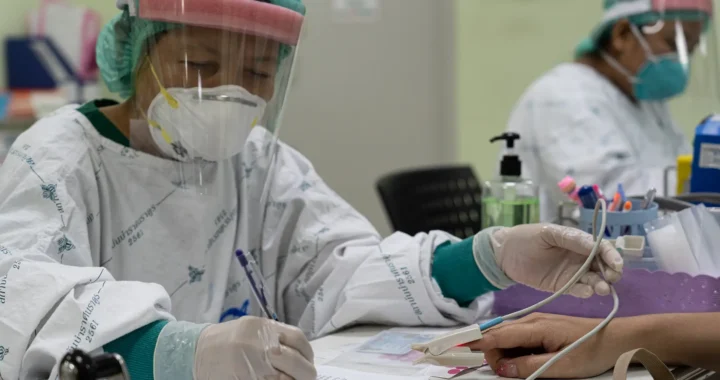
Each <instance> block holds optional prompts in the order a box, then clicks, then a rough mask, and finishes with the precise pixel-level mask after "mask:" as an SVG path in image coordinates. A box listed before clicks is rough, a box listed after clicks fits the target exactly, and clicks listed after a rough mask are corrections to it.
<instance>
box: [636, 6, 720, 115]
mask: <svg viewBox="0 0 720 380" xmlns="http://www.w3.org/2000/svg"><path fill="white" fill-rule="evenodd" d="M715 3H716V0H653V4H654V6H655V7H656V13H657V14H658V15H659V20H654V21H653V22H651V23H646V24H644V25H640V26H637V27H634V28H633V33H634V34H636V37H637V38H638V41H639V42H640V44H641V46H642V48H643V50H644V51H645V54H646V56H647V61H646V63H645V64H644V65H643V66H642V67H641V68H640V70H639V71H638V73H636V75H635V80H636V81H638V82H646V83H636V89H637V87H640V89H641V90H643V91H644V93H643V94H641V96H640V97H641V98H642V97H643V96H642V95H645V97H646V98H648V99H647V100H668V99H671V98H675V99H674V100H675V101H677V102H680V103H685V104H690V103H694V106H696V107H699V108H706V109H705V110H703V111H702V112H710V110H711V109H710V108H707V107H708V106H710V104H714V105H718V103H717V100H718V99H720V98H718V94H719V93H718V88H720V87H718V85H720V82H719V81H718V78H719V76H718V74H720V71H718V70H720V67H719V66H718V52H719V51H718V36H717V34H716V29H715V27H714V22H713V12H714V10H715V9H717V8H716V7H715ZM703 103H704V105H703ZM716 111H718V110H716ZM704 116H707V115H697V120H696V121H700V120H701V119H702V118H704Z"/></svg>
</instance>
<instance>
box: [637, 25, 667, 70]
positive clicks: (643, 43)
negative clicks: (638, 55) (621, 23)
mask: <svg viewBox="0 0 720 380" xmlns="http://www.w3.org/2000/svg"><path fill="white" fill-rule="evenodd" d="M656 25H664V23H662V24H661V21H658V23H657V24H656ZM661 28H662V27H661ZM630 30H632V33H633V34H634V35H635V38H637V40H638V42H639V43H640V46H642V48H643V50H644V51H645V57H646V58H647V59H648V60H650V61H653V62H655V61H657V56H656V55H655V54H654V53H653V52H652V49H650V44H648V43H647V40H646V39H645V37H643V35H642V33H640V29H639V28H638V27H637V25H635V24H630Z"/></svg>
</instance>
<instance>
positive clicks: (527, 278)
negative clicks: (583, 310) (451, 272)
mask: <svg viewBox="0 0 720 380" xmlns="http://www.w3.org/2000/svg"><path fill="white" fill-rule="evenodd" d="M594 244H595V242H594V241H593V237H592V235H590V234H588V233H586V232H583V231H581V230H579V229H577V228H571V227H564V226H560V225H556V224H527V225H520V226H515V227H510V228H506V227H500V228H491V229H487V230H484V231H482V232H480V233H479V234H478V235H477V236H476V237H475V240H474V242H473V253H474V255H475V260H476V262H477V263H478V266H479V267H480V270H481V271H482V272H483V274H484V275H485V276H486V278H488V280H489V281H490V282H492V283H493V284H494V285H495V286H497V287H499V288H504V287H507V286H508V285H509V284H511V282H512V281H514V282H517V283H520V284H523V285H527V286H529V287H532V288H535V289H538V290H543V291H546V292H556V291H558V290H559V289H560V288H562V287H563V286H565V284H567V282H568V281H569V280H570V279H571V278H572V277H573V276H574V275H575V273H577V271H578V270H579V269H580V267H581V266H582V265H583V264H584V263H585V260H587V257H588V256H589V255H590V251H591V250H592V247H593V245H594ZM488 250H489V251H491V252H488ZM596 258H599V259H600V260H602V262H603V263H605V268H604V269H605V271H604V275H605V276H604V278H605V279H603V276H602V274H601V273H600V268H599V265H598V263H597V262H593V264H592V265H591V267H590V270H589V271H588V272H587V273H585V274H584V275H583V276H582V277H580V280H579V281H578V283H576V284H575V285H573V286H572V287H570V289H569V291H568V292H569V293H570V294H571V295H573V296H575V297H580V298H588V297H590V296H592V295H593V294H595V293H597V294H598V295H608V294H610V287H609V284H608V282H610V283H614V282H617V281H618V280H620V277H621V276H622V270H623V259H622V256H620V253H619V252H618V251H617V250H616V249H615V248H614V247H613V246H612V244H610V242H608V241H607V240H603V241H602V243H601V244H600V247H599V249H598V253H597V256H596ZM508 280H511V281H508ZM606 280H607V281H606Z"/></svg>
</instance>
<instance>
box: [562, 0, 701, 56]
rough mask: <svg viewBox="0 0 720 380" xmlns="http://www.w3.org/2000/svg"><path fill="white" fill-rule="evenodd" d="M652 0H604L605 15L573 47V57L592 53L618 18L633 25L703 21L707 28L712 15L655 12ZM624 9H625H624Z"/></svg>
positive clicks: (691, 12)
mask: <svg viewBox="0 0 720 380" xmlns="http://www.w3.org/2000/svg"><path fill="white" fill-rule="evenodd" d="M650 4H652V0H604V1H603V8H604V10H605V17H603V21H602V22H601V23H600V25H598V26H597V27H596V28H595V29H593V31H592V33H591V34H590V37H588V38H585V39H584V40H582V41H581V42H580V44H578V46H577V47H576V48H575V57H576V58H578V57H581V56H583V55H586V54H589V53H593V52H595V51H597V50H598V48H599V46H598V45H599V43H600V42H601V41H602V40H603V38H605V37H606V36H607V34H608V33H610V31H611V30H612V28H613V26H615V23H617V22H618V21H619V20H622V19H624V18H627V19H628V21H630V23H632V24H635V25H638V26H640V25H650V24H654V23H656V22H658V21H660V20H667V19H669V20H681V21H703V22H704V23H705V28H706V29H707V28H709V26H710V21H711V18H712V15H710V14H707V13H703V12H701V11H692V10H687V11H681V10H672V11H667V12H662V13H661V12H657V11H653V10H651V5H650ZM633 8H634V9H643V8H644V10H642V11H634V9H633ZM624 9H626V10H627V11H624Z"/></svg>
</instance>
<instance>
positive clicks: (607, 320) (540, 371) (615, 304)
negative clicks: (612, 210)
mask: <svg viewBox="0 0 720 380" xmlns="http://www.w3.org/2000/svg"><path fill="white" fill-rule="evenodd" d="M598 206H601V207H602V218H601V222H600V232H598V230H597V229H596V228H595V221H596V220H597V215H598ZM606 219H607V203H606V202H605V200H604V199H602V198H601V199H600V200H598V202H597V203H596V204H595V212H594V213H593V230H592V234H593V237H594V238H595V245H594V246H593V249H592V251H591V252H590V256H589V257H588V259H587V260H586V261H585V264H583V266H582V267H581V268H580V270H579V271H578V272H577V273H576V274H575V276H574V277H573V278H572V279H571V280H570V281H569V282H568V283H567V284H565V286H564V287H563V289H560V291H558V292H557V293H555V294H553V295H552V296H550V297H548V298H547V299H546V300H544V301H541V302H539V303H538V304H537V305H541V304H542V305H544V304H545V303H547V302H546V301H549V300H552V299H554V297H556V296H557V295H558V293H560V292H561V291H563V290H566V289H567V288H569V287H570V286H572V285H574V284H575V282H577V279H578V278H580V276H581V275H583V274H584V273H585V271H587V267H588V266H589V265H588V264H591V263H592V260H593V258H594V257H595V255H596V254H597V251H598V248H599V247H600V243H601V242H602V238H603V235H604V233H605V223H606ZM598 264H599V265H600V273H601V275H602V276H603V278H604V277H605V274H604V273H603V269H604V268H605V266H604V265H603V263H602V259H600V260H598ZM608 284H609V282H608ZM610 292H611V293H612V297H613V308H612V310H611V311H610V314H608V316H607V317H606V318H605V319H604V320H603V321H602V322H600V324H599V325H597V326H595V328H594V329H592V330H590V332H588V333H587V334H585V335H583V336H582V337H581V338H580V339H578V340H576V341H575V342H573V343H572V344H571V345H569V346H567V347H565V348H564V349H563V350H562V351H560V352H558V353H557V354H556V355H555V356H553V358H552V359H550V360H548V361H547V363H545V364H543V366H542V367H540V368H538V370H537V371H535V372H534V373H533V374H532V375H530V377H528V378H527V380H535V379H537V378H538V377H540V375H542V374H543V373H544V372H545V371H547V369H548V368H550V367H551V366H552V365H553V364H555V363H557V361H558V360H560V359H562V357H563V356H565V355H567V353H569V352H570V351H572V350H574V349H575V348H577V346H579V345H581V344H583V343H584V342H585V341H587V340H588V339H590V337H592V336H593V335H595V334H597V333H598V331H600V330H602V329H603V328H604V327H605V326H607V325H608V323H610V321H611V320H612V319H613V318H614V317H615V314H617V311H618V308H619V307H620V299H618V295H617V292H616V291H615V287H613V286H612V285H610ZM537 305H536V306H537ZM537 307H540V306H537ZM530 308H532V307H530ZM530 308H528V309H530Z"/></svg>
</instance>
